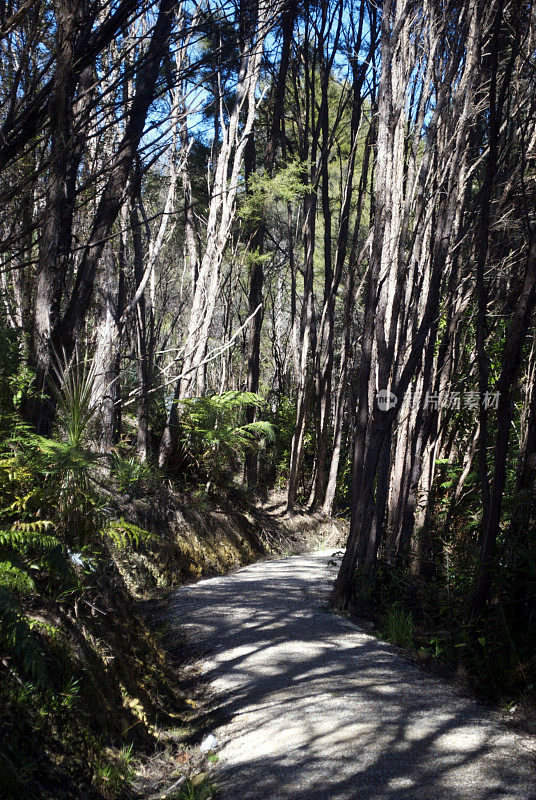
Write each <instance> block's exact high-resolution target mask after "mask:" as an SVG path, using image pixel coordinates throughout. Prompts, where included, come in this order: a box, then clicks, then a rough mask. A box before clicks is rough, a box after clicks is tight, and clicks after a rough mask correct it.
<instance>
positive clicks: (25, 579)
mask: <svg viewBox="0 0 536 800" xmlns="http://www.w3.org/2000/svg"><path fill="white" fill-rule="evenodd" d="M0 586H2V587H4V588H6V589H11V590H12V591H14V592H18V593H19V594H29V593H30V592H32V591H34V589H35V583H34V581H33V580H32V578H31V577H30V576H29V575H28V573H27V571H26V570H25V569H21V568H20V567H18V566H17V565H16V564H13V562H11V561H0Z"/></svg>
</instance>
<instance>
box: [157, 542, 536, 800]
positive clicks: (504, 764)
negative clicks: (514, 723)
mask: <svg viewBox="0 0 536 800" xmlns="http://www.w3.org/2000/svg"><path fill="white" fill-rule="evenodd" d="M328 558H329V555H328V554H323V555H316V554H315V555H313V556H307V557H304V556H298V557H291V558H287V559H281V560H277V561H267V562H263V563H262V564H257V565H251V566H249V567H246V568H245V569H243V570H241V571H239V572H238V573H235V574H234V575H232V576H227V577H224V578H216V579H210V580H207V581H202V582H200V583H198V584H196V585H193V586H189V587H184V588H182V589H180V590H178V591H177V592H176V593H175V594H174V595H173V598H172V610H173V611H174V612H175V614H176V619H177V621H178V622H179V623H181V624H183V625H185V626H186V628H187V629H188V630H189V633H190V636H192V637H193V638H194V640H197V641H201V642H203V644H204V645H205V646H206V647H207V648H209V649H210V653H211V655H210V657H209V660H208V662H207V665H206V678H207V680H209V681H211V682H212V683H213V685H214V688H215V690H216V697H217V699H218V700H219V705H218V708H217V710H216V712H215V713H214V712H211V713H210V714H209V715H208V718H207V721H208V719H209V720H210V723H211V725H212V728H213V729H214V727H217V728H218V730H217V731H216V735H217V736H218V737H219V738H221V739H222V741H221V742H220V744H223V750H222V758H221V763H220V764H219V765H218V771H217V778H218V781H219V782H220V783H221V786H222V794H221V797H222V800H235V799H236V800H238V799H240V800H249V798H251V800H253V799H254V798H255V800H258V798H267V800H268V799H269V800H276V798H281V800H306V798H307V800H312V798H314V800H351V798H363V800H365V799H366V800H402V799H404V800H406V798H407V800H413V798H426V799H427V800H436V798H437V800H442V798H445V800H469V798H471V800H473V798H476V800H493V799H494V798H502V799H503V800H506V798H516V799H519V800H533V799H534V800H536V791H535V790H534V788H533V787H534V785H535V784H534V783H533V782H532V781H533V778H534V773H533V771H532V765H531V764H530V763H529V761H528V757H527V756H526V755H525V757H524V758H523V751H522V749H521V748H520V747H517V746H516V742H518V741H519V740H517V739H516V737H515V736H514V735H513V734H512V733H510V732H508V731H506V729H505V728H502V727H501V726H500V725H499V723H498V722H497V720H495V719H494V716H493V714H492V713H491V712H490V711H489V710H487V709H485V708H483V707H482V706H480V705H479V704H478V703H476V702H475V701H473V700H468V699H467V698H464V697H462V696H461V695H459V694H458V693H457V692H455V691H454V690H453V689H452V688H451V687H449V686H446V685H444V684H443V683H441V682H440V681H439V680H438V679H437V678H435V677H433V676H430V675H428V674H427V673H425V672H423V671H422V670H421V669H419V668H418V667H416V666H415V665H413V664H411V663H409V662H408V661H407V660H406V659H405V658H404V657H403V656H402V655H401V654H400V652H399V651H398V650H397V649H396V648H394V647H392V646H390V645H388V644H386V643H384V642H381V641H378V640H377V639H375V638H373V637H371V636H369V635H367V634H366V633H364V632H362V631H361V630H360V629H359V628H357V627H356V626H354V625H352V624H351V623H349V622H348V621H346V620H344V619H342V618H340V617H337V616H336V615H334V614H331V613H329V612H327V611H326V610H325V608H324V607H323V604H324V603H325V601H326V599H327V597H328V592H329V588H330V580H331V579H332V578H333V576H334V570H333V569H329V568H328V567H327V561H328Z"/></svg>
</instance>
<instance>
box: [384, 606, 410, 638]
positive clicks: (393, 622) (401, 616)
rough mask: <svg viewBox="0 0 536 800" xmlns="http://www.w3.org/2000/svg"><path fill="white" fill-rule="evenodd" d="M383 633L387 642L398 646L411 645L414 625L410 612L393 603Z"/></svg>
mask: <svg viewBox="0 0 536 800" xmlns="http://www.w3.org/2000/svg"><path fill="white" fill-rule="evenodd" d="M383 635H384V637H385V639H387V641H388V642H391V644H394V645H397V646H398V647H406V648H408V649H411V648H412V647H413V635H414V626H413V619H412V617H411V614H410V613H409V612H407V611H405V610H404V609H403V608H402V606H400V605H398V603H395V605H393V606H391V608H390V609H389V612H388V614H387V617H386V619H385V625H384V630H383Z"/></svg>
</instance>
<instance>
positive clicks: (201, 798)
mask: <svg viewBox="0 0 536 800" xmlns="http://www.w3.org/2000/svg"><path fill="white" fill-rule="evenodd" d="M215 796H216V787H215V786H214V784H213V783H212V781H211V780H210V779H209V778H208V777H207V776H206V775H203V774H201V775H197V776H195V777H194V778H191V779H190V780H187V781H186V785H185V787H184V789H182V791H181V793H180V794H179V795H178V800H210V799H211V798H212V797H215Z"/></svg>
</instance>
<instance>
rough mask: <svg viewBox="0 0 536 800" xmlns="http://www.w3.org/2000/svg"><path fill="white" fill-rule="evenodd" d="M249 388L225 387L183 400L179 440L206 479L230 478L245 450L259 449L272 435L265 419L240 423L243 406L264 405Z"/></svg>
mask: <svg viewBox="0 0 536 800" xmlns="http://www.w3.org/2000/svg"><path fill="white" fill-rule="evenodd" d="M265 406H266V404H265V401H264V400H263V399H262V397H260V396H259V395H257V394H253V393H252V392H238V391H228V392H224V393H223V394H221V395H210V396H206V397H194V398H192V399H188V400H183V401H182V407H183V414H182V417H181V428H182V443H183V446H184V449H185V450H186V452H187V454H188V456H189V458H190V460H191V462H192V463H193V464H194V465H195V467H196V469H197V471H198V472H199V473H200V474H203V475H205V476H206V477H207V479H208V480H209V481H212V482H214V483H221V482H222V481H224V480H228V479H230V477H231V476H232V473H233V471H234V470H236V469H237V468H238V463H239V459H241V458H242V457H243V455H244V453H245V452H246V451H247V450H258V449H260V448H261V447H262V446H263V444H264V443H265V442H266V441H272V440H273V439H274V429H273V425H272V424H271V423H270V422H268V421H265V420H258V421H256V422H250V423H247V424H241V420H242V418H243V413H244V410H245V409H246V408H257V409H263V408H265Z"/></svg>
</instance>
